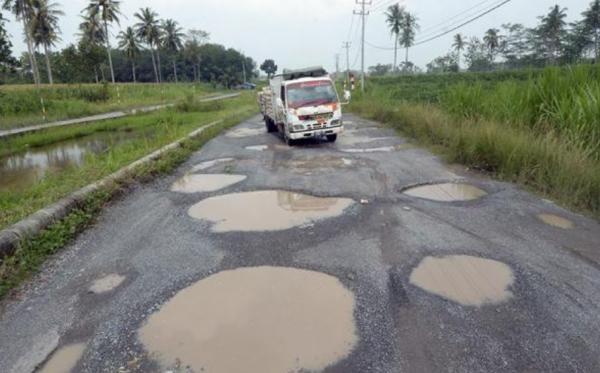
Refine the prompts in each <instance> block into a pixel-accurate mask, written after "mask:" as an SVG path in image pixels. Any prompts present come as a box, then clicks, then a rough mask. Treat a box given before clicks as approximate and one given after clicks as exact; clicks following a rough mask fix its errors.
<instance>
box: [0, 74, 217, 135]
mask: <svg viewBox="0 0 600 373" xmlns="http://www.w3.org/2000/svg"><path fill="white" fill-rule="evenodd" d="M214 92H216V90H215V89H214V88H212V87H211V86H209V85H208V84H160V85H158V84H115V85H108V84H104V85H102V84H80V85H53V86H44V87H39V88H36V87H35V86H32V85H13V86H1V87H0V130H2V129H11V128H17V127H22V126H25V125H31V124H41V123H44V122H50V121H56V120H62V119H71V118H78V117H82V116H87V115H93V114H100V113H105V112H110V111H115V110H122V109H130V108H136V107H143V106H151V105H157V104H165V103H174V102H176V101H177V100H178V99H180V98H181V97H183V96H185V95H200V94H210V93H214Z"/></svg>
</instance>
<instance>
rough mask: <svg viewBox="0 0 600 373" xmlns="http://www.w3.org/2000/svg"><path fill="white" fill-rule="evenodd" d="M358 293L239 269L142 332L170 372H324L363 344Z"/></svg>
mask: <svg viewBox="0 0 600 373" xmlns="http://www.w3.org/2000/svg"><path fill="white" fill-rule="evenodd" d="M354 309H355V299H354V295H353V293H352V292H351V291H350V290H348V289H347V288H345V287H344V286H343V284H342V283H341V282H340V281H339V280H338V279H337V278H335V277H332V276H330V275H327V274H324V273H319V272H314V271H308V270H300V269H295V268H282V267H254V268H239V269H236V270H231V271H224V272H220V273H217V274H215V275H212V276H210V277H208V278H206V279H204V280H201V281H199V282H197V283H196V284H195V285H192V286H191V287H189V288H187V289H184V290H182V291H181V292H179V293H178V294H177V295H175V296H174V297H173V298H172V299H171V300H169V301H168V302H167V303H166V304H165V305H164V306H163V307H162V308H161V309H160V310H159V311H158V312H157V313H155V314H153V315H151V316H150V317H149V319H148V320H147V323H146V324H144V325H143V326H142V328H141V329H140V330H139V338H140V340H141V341H142V343H143V344H144V346H145V348H146V350H147V351H148V352H149V353H150V354H151V356H155V357H156V358H157V360H158V362H159V363H160V364H161V365H162V366H163V368H165V369H169V368H168V367H172V366H176V365H178V364H177V362H180V363H181V365H182V366H188V365H189V366H190V368H191V370H193V371H196V372H200V371H205V372H213V373H221V372H223V373H228V372H261V373H281V372H300V371H311V372H312V371H321V370H323V369H325V368H326V367H327V366H329V365H331V364H333V363H336V362H337V361H339V360H342V359H344V358H345V357H347V356H348V355H349V354H350V353H351V351H352V350H353V348H354V347H355V346H356V344H357V342H358V337H357V328H356V324H355V320H354Z"/></svg>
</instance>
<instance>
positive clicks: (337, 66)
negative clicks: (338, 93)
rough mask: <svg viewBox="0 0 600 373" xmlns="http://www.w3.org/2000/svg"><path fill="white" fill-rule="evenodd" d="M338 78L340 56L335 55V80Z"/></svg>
mask: <svg viewBox="0 0 600 373" xmlns="http://www.w3.org/2000/svg"><path fill="white" fill-rule="evenodd" d="M339 77H340V54H339V53H336V54H335V80H338V79H339Z"/></svg>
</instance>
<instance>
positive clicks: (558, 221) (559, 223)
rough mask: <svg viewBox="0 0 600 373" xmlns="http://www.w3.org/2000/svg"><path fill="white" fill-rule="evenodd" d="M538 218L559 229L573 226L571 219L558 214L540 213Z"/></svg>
mask: <svg viewBox="0 0 600 373" xmlns="http://www.w3.org/2000/svg"><path fill="white" fill-rule="evenodd" d="M538 219H540V220H541V221H542V222H544V223H546V224H548V225H551V226H553V227H557V228H561V229H573V228H574V227H575V224H573V222H572V221H570V220H568V219H565V218H563V217H560V216H558V215H552V214H540V215H538Z"/></svg>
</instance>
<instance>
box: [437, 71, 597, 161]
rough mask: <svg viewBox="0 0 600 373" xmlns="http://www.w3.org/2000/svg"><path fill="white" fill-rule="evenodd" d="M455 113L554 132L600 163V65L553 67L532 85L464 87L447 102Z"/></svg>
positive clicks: (510, 83) (451, 93)
mask: <svg viewBox="0 0 600 373" xmlns="http://www.w3.org/2000/svg"><path fill="white" fill-rule="evenodd" d="M441 102H442V105H443V107H444V108H445V109H447V110H448V111H449V112H450V113H452V114H454V115H456V116H458V117H461V118H466V119H472V118H475V119H477V118H483V119H490V120H496V121H500V122H503V123H507V124H510V125H513V126H517V127H527V128H530V129H533V130H534V131H536V133H539V134H545V133H548V132H554V133H556V135H557V136H560V137H563V138H565V139H567V140H568V141H569V142H571V143H572V144H573V145H574V146H577V147H580V148H582V149H586V150H587V151H588V152H589V153H590V154H591V155H593V156H594V157H595V158H596V159H600V67H599V66H591V65H583V66H576V67H569V68H558V67H552V68H547V69H545V70H544V71H543V72H542V73H541V74H537V75H532V76H531V77H530V78H529V79H528V80H526V81H515V80H509V81H506V82H500V83H498V84H497V85H496V86H495V87H493V88H492V89H484V88H483V86H482V85H481V84H474V85H467V84H459V85H456V86H454V87H451V88H449V89H448V91H447V93H446V94H444V95H443V98H442V99H441Z"/></svg>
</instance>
